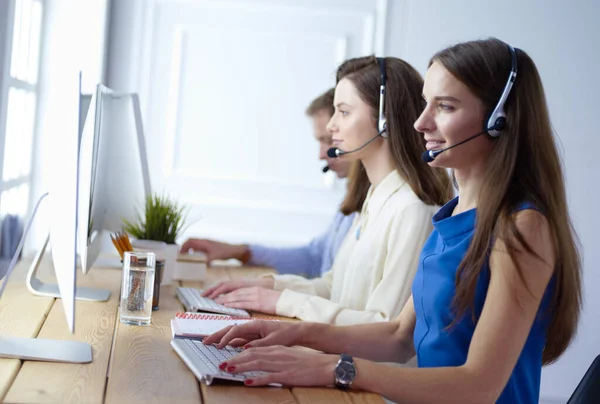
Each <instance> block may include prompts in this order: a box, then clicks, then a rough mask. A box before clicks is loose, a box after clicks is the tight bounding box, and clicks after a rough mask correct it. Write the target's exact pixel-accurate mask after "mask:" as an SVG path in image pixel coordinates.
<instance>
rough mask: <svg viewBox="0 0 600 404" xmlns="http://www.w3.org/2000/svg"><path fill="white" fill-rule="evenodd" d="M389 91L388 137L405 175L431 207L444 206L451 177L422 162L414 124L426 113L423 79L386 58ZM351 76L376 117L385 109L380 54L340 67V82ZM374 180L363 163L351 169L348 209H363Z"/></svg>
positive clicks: (408, 67)
mask: <svg viewBox="0 0 600 404" xmlns="http://www.w3.org/2000/svg"><path fill="white" fill-rule="evenodd" d="M385 72H386V77H387V80H386V93H385V105H384V111H385V117H386V120H387V130H386V132H387V134H388V138H387V141H388V142H389V145H390V151H391V154H392V157H393V159H394V165H395V166H396V170H397V171H398V173H399V174H400V177H402V179H403V180H404V181H406V183H407V184H408V185H409V186H410V187H411V188H412V190H413V192H414V193H415V194H416V195H417V196H418V197H419V199H421V200H422V201H423V202H425V203H426V204H428V205H443V204H444V203H446V202H447V201H448V200H449V199H450V198H451V197H452V185H451V182H450V177H449V176H448V173H447V172H446V170H444V169H439V168H435V169H433V168H431V167H429V166H428V165H427V164H426V163H424V162H423V161H422V160H421V154H422V153H423V152H424V151H425V140H424V138H423V136H421V135H420V134H419V133H418V132H417V131H416V130H415V128H414V127H413V124H414V122H415V121H416V120H417V118H418V117H419V115H420V114H421V112H422V111H423V99H422V98H421V93H422V91H423V78H422V77H421V75H420V74H419V73H418V72H417V71H416V70H415V69H414V68H413V67H412V66H411V65H409V64H408V63H406V62H405V61H403V60H400V59H397V58H392V57H387V58H385ZM343 78H346V79H348V80H350V81H351V82H352V83H353V84H354V86H355V87H356V89H357V91H358V93H359V95H360V98H361V99H362V100H363V101H364V102H365V103H366V104H367V105H368V106H370V107H371V108H372V110H373V117H375V118H376V117H377V111H378V109H379V86H380V71H379V66H378V64H377V58H375V57H374V56H366V57H361V58H356V59H349V60H347V61H345V62H344V63H342V65H341V66H340V67H339V68H338V71H337V76H336V82H337V83H339V82H340V80H341V79H343ZM369 186H370V183H369V178H368V177H367V172H366V170H365V168H364V166H363V165H362V163H361V162H360V161H357V162H355V163H354V165H353V167H352V169H351V170H350V175H349V182H348V192H347V194H346V199H344V202H343V203H342V208H341V210H342V212H343V213H344V214H346V215H347V214H350V213H352V212H356V211H360V209H361V207H362V205H363V203H364V200H365V197H366V194H367V191H368V189H369Z"/></svg>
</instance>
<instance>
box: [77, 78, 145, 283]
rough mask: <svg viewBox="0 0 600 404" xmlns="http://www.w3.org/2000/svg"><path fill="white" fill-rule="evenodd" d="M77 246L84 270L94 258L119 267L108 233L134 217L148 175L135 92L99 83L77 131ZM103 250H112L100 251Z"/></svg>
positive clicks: (99, 263) (142, 200)
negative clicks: (78, 176) (78, 174)
mask: <svg viewBox="0 0 600 404" xmlns="http://www.w3.org/2000/svg"><path fill="white" fill-rule="evenodd" d="M80 150H81V151H80V162H79V168H80V172H81V173H82V176H84V177H80V180H79V195H80V196H79V215H78V216H79V218H80V222H79V226H78V228H79V231H78V251H79V254H80V258H81V268H82V270H83V272H84V273H87V271H88V270H90V269H91V267H92V265H94V263H96V262H97V261H98V263H97V265H98V266H102V267H107V266H109V267H110V266H119V267H120V266H121V263H120V260H119V258H118V255H116V251H115V250H114V247H113V245H112V243H111V242H110V237H109V232H116V231H119V230H121V228H122V226H123V220H124V219H127V220H129V221H133V219H134V218H135V216H136V210H137V209H139V208H140V207H141V206H143V203H144V201H145V198H146V196H147V195H150V192H151V189H150V174H149V170H148V162H147V156H146V145H145V139H144V132H143V127H142V117H141V112H140V104H139V99H138V96H137V94H130V93H118V92H115V91H113V90H111V89H110V88H108V87H106V86H104V85H102V84H98V86H97V88H96V91H95V92H94V94H93V95H92V97H91V100H90V107H89V111H88V113H87V118H86V120H85V125H84V127H83V131H82V135H81V147H80ZM102 251H105V252H106V251H113V254H112V255H111V254H104V255H103V256H102V258H101V259H99V255H100V253H101V252H102Z"/></svg>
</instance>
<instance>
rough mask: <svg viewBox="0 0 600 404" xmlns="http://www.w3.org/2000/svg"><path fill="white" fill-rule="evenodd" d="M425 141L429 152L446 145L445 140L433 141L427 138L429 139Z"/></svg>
mask: <svg viewBox="0 0 600 404" xmlns="http://www.w3.org/2000/svg"><path fill="white" fill-rule="evenodd" d="M425 141H426V142H427V144H425V147H426V148H427V150H436V149H439V148H441V147H442V145H443V144H445V143H446V142H445V141H444V140H441V139H433V138H427V137H425Z"/></svg>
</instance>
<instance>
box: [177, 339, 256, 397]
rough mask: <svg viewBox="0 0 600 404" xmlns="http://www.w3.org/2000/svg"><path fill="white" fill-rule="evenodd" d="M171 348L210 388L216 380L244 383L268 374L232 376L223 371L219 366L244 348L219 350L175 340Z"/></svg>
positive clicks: (248, 373) (191, 340)
mask: <svg viewBox="0 0 600 404" xmlns="http://www.w3.org/2000/svg"><path fill="white" fill-rule="evenodd" d="M171 347H172V348H173V349H174V350H175V352H177V354H178V355H179V357H180V358H181V360H183V362H185V364H186V365H187V366H188V368H189V369H190V370H191V371H192V373H193V374H194V375H195V376H196V377H197V378H198V380H200V381H201V382H202V383H204V384H206V385H207V386H210V385H211V384H212V382H213V380H214V379H223V380H231V381H236V382H242V383H243V382H244V380H246V379H251V378H255V377H257V376H262V375H264V374H266V373H265V372H244V373H237V374H231V373H227V372H223V371H221V369H219V365H220V364H221V363H223V362H226V361H227V360H229V359H230V358H232V357H234V356H235V355H237V354H238V353H240V352H242V348H234V347H231V346H227V347H225V348H223V349H217V347H216V346H214V345H204V344H203V343H202V341H198V340H193V339H187V338H175V339H173V340H172V341H171Z"/></svg>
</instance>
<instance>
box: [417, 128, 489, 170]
mask: <svg viewBox="0 0 600 404" xmlns="http://www.w3.org/2000/svg"><path fill="white" fill-rule="evenodd" d="M484 133H487V130H484V131H483V132H479V133H478V134H476V135H473V136H471V137H469V138H467V139H465V140H463V141H461V142H458V143H457V144H454V145H452V146H449V147H446V148H445V149H440V150H427V151H426V152H424V153H423V154H422V155H421V159H422V160H423V161H424V162H426V163H431V162H432V161H433V160H435V158H436V157H437V156H439V155H440V154H442V153H443V152H445V151H446V150H450V149H453V148H455V147H456V146H460V145H461V144H463V143H467V142H468V141H470V140H473V139H475V138H476V137H478V136H481V135H483V134H484Z"/></svg>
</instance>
